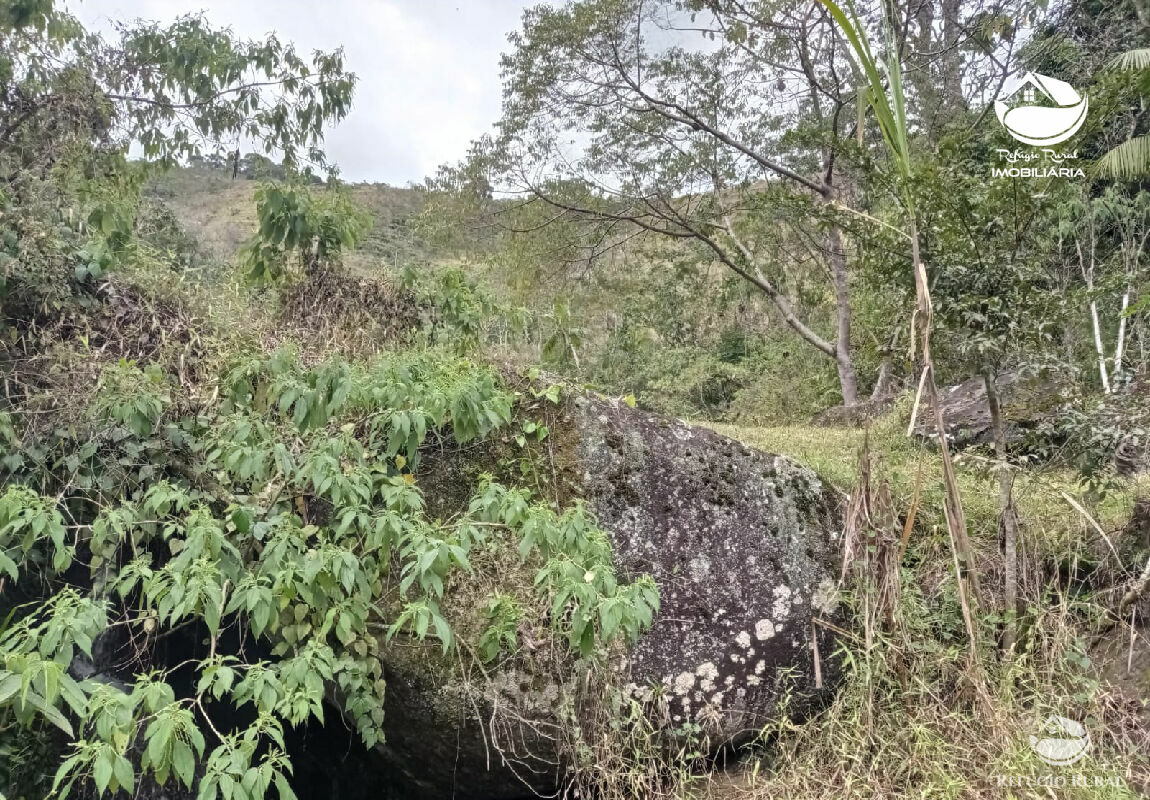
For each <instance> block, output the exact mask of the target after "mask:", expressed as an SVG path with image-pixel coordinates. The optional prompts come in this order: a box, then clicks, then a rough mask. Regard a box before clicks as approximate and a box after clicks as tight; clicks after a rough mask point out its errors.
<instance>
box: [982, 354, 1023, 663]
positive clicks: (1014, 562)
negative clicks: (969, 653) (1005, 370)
mask: <svg viewBox="0 0 1150 800" xmlns="http://www.w3.org/2000/svg"><path fill="white" fill-rule="evenodd" d="M996 377H997V376H996V375H995V371H994V370H993V369H992V368H991V367H989V366H987V367H984V368H983V371H982V381H983V384H984V385H985V386H986V403H987V405H988V406H990V429H991V435H992V436H993V438H994V455H995V457H996V458H997V459H998V509H999V515H998V529H999V531H1000V533H1001V534H1002V553H1003V561H1004V570H1003V571H1004V577H1003V606H1004V607H1005V609H1006V614H1005V617H1006V623H1005V628H1004V629H1003V632H1002V649H1003V651H1004V652H1005V653H1006V654H1007V656H1008V657H1009V656H1010V654H1011V651H1012V650H1013V649H1014V643H1015V639H1016V636H1017V630H1018V515H1017V513H1015V509H1014V494H1013V493H1014V474H1013V473H1012V472H1011V471H1010V469H1009V468H1008V467H1007V464H1006V422H1005V420H1003V418H1002V403H1001V402H1000V400H999V396H998V387H997V386H996V385H995V379H996Z"/></svg>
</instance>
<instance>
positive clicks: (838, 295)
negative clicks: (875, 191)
mask: <svg viewBox="0 0 1150 800" xmlns="http://www.w3.org/2000/svg"><path fill="white" fill-rule="evenodd" d="M827 187H828V188H827V193H826V194H825V195H823V198H822V199H823V202H825V203H828V204H829V203H831V202H833V201H834V188H833V187H832V185H831V183H830V175H829V173H828V176H827ZM827 252H828V257H829V260H830V267H831V284H832V285H833V287H834V292H835V366H836V367H837V368H838V373H839V387H840V388H841V389H842V394H843V405H844V406H853V405H854V404H856V403H857V402H858V392H859V389H858V377H857V376H856V375H855V366H854V360H853V359H852V357H851V294H850V275H849V273H848V270H847V254H846V252H845V251H844V250H843V236H842V231H840V230H839V226H838V225H834V224H832V225H831V226H830V228H829V230H828V231H827Z"/></svg>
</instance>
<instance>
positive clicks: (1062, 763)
mask: <svg viewBox="0 0 1150 800" xmlns="http://www.w3.org/2000/svg"><path fill="white" fill-rule="evenodd" d="M1038 734H1039V735H1038V736H1035V735H1034V734H1031V735H1030V747H1031V749H1033V750H1034V752H1035V753H1036V754H1037V755H1038V757H1039V758H1041V759H1042V760H1043V761H1045V762H1046V763H1047V764H1050V765H1051V766H1054V767H1067V766H1070V765H1071V764H1074V763H1076V762H1077V761H1079V760H1080V759H1081V758H1082V757H1083V756H1084V755H1086V751H1087V750H1089V749H1090V734H1089V733H1088V732H1087V730H1086V728H1085V727H1083V725H1082V723H1081V722H1078V721H1076V720H1072V719H1067V718H1066V717H1059V716H1056V715H1054V714H1051V715H1050V716H1049V717H1047V718H1046V721H1045V722H1043V723H1042V726H1041V727H1040V728H1039V729H1038Z"/></svg>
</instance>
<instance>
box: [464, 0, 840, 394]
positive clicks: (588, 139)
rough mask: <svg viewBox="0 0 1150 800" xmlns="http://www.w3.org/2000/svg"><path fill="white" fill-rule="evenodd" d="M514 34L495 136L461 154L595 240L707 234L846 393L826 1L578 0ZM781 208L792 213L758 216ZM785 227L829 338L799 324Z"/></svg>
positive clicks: (835, 119)
mask: <svg viewBox="0 0 1150 800" xmlns="http://www.w3.org/2000/svg"><path fill="white" fill-rule="evenodd" d="M512 43H513V45H514V51H513V52H512V53H511V54H510V55H509V56H507V57H506V58H505V60H504V64H503V68H504V82H505V83H504V91H505V100H504V116H503V119H502V121H501V123H500V126H499V133H498V136H497V137H496V138H495V139H494V140H493V141H491V142H490V143H489V146H487V147H484V148H481V149H480V150H479V151H477V154H478V155H480V156H481V158H480V159H478V160H477V161H476V162H473V164H472V166H473V167H478V168H479V169H482V170H483V171H485V173H486V174H485V175H484V177H485V178H489V179H494V181H495V183H496V187H497V188H498V189H499V190H501V191H503V192H513V193H517V194H519V195H520V196H522V197H524V198H525V200H526V201H527V202H535V203H544V204H547V205H549V206H551V207H553V208H554V209H557V210H558V211H560V212H562V213H565V214H569V215H574V216H575V217H578V218H580V219H581V220H583V221H585V222H588V223H592V224H594V225H596V226H598V232H597V233H596V235H595V236H594V241H596V242H597V243H600V244H602V243H610V242H611V241H620V240H622V239H624V238H626V237H628V236H630V235H632V234H633V232H634V231H636V230H638V231H642V232H646V233H650V234H655V235H660V236H666V237H671V238H673V239H678V240H682V241H684V242H693V243H696V244H697V245H699V246H701V247H702V248H704V250H705V251H707V252H708V253H710V255H711V257H712V258H714V259H715V260H716V261H718V262H719V263H721V264H722V265H724V266H725V267H727V268H728V269H730V270H732V271H733V272H735V273H736V274H738V275H739V276H741V277H742V278H744V279H745V280H747V281H749V282H750V283H751V284H752V285H753V286H755V287H756V288H757V289H758V290H760V291H761V292H762V293H763V294H765V295H766V297H768V298H769V299H770V301H771V302H772V303H773V305H774V307H775V309H776V310H777V312H778V314H779V316H780V317H781V318H782V319H783V320H784V321H785V323H786V324H787V325H789V326H790V327H791V328H792V329H793V330H794V331H795V332H796V333H797V334H798V335H799V336H800V337H801V338H802V339H803V341H805V342H806V343H807V344H809V345H810V346H811V347H812V348H814V349H815V350H817V351H818V352H820V353H822V354H823V355H824V356H826V357H828V358H831V359H834V361H835V364H836V367H837V370H838V375H839V382H840V385H841V388H842V396H843V401H844V402H845V403H847V404H853V403H854V402H855V401H856V399H857V397H858V379H857V377H856V374H855V367H854V361H853V359H852V356H851V303H850V282H849V269H848V248H847V244H846V243H845V242H844V239H843V233H842V227H841V224H840V222H839V220H838V216H839V212H840V210H841V208H842V202H841V196H842V193H841V190H840V186H839V183H838V181H839V177H840V159H839V156H840V153H841V151H842V149H843V147H844V137H845V136H847V134H848V133H849V130H848V129H849V126H850V125H851V124H852V122H853V119H854V116H853V115H852V114H851V113H850V111H849V108H848V107H849V105H850V104H851V103H852V102H853V90H852V89H851V87H850V82H849V78H847V77H846V76H849V75H850V67H849V63H848V62H847V61H846V60H845V59H844V58H843V53H842V49H841V44H840V42H839V41H838V39H837V36H836V34H835V31H834V28H833V26H832V25H830V21H829V17H828V15H827V14H826V12H825V11H823V10H822V9H821V8H819V7H817V6H811V5H796V4H790V3H753V4H745V3H735V2H731V3H720V2H708V3H703V2H691V3H687V4H683V3H679V2H675V1H674V0H581V1H580V2H572V3H569V4H568V5H566V6H564V7H563V8H553V7H550V6H540V7H537V8H534V9H531V10H530V11H528V12H527V13H526V15H525V18H524V26H523V30H522V32H521V33H519V34H516V35H515V36H513V37H512ZM848 138H849V137H848ZM767 188H769V190H770V191H764V189H767ZM780 195H781V196H783V197H782V198H780ZM783 205H789V206H790V208H791V209H792V213H789V214H786V215H779V216H776V217H771V216H770V215H771V209H772V208H778V207H780V206H783ZM795 209H798V210H797V211H796V210H795ZM768 220H769V222H768ZM771 222H773V223H775V224H773V225H772V224H771ZM780 229H785V233H786V235H787V236H789V237H790V239H791V241H792V242H797V243H799V246H800V247H801V248H803V249H804V250H805V252H806V253H807V254H811V253H813V254H815V255H816V256H817V258H818V262H819V263H820V265H821V266H820V268H821V269H825V271H826V275H827V277H828V284H827V285H828V288H829V291H830V293H831V295H832V296H833V300H834V309H835V314H834V316H835V319H834V323H833V330H832V331H830V332H824V331H820V330H818V326H817V324H816V323H815V322H813V321H812V320H810V319H806V318H804V317H803V315H802V313H801V311H800V310H798V309H797V308H796V303H795V300H794V298H793V297H792V296H791V295H790V294H789V292H788V290H787V287H786V282H785V277H784V272H785V270H784V266H785V264H784V263H783V262H784V261H785V259H786V258H787V257H788V256H787V255H786V248H781V247H777V246H774V245H776V244H777V236H779V235H780ZM599 251H600V252H601V247H600V250H599Z"/></svg>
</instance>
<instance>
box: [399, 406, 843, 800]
mask: <svg viewBox="0 0 1150 800" xmlns="http://www.w3.org/2000/svg"><path fill="white" fill-rule="evenodd" d="M549 423H550V425H551V431H552V434H551V439H552V440H553V441H554V443H555V445H556V447H557V448H558V450H559V452H558V453H557V454H555V455H554V459H555V462H556V464H557V472H558V475H557V476H556V479H557V480H558V482H560V483H562V484H563V486H564V491H565V493H566V494H568V495H569V496H573V497H582V498H584V499H585V500H586V502H587V503H588V504H589V506H590V507H591V509H593V511H594V512H595V514H596V515H597V516H598V518H599V522H600V524H601V526H602V527H603V528H604V529H606V530H608V531H609V532H610V534H611V540H612V546H613V552H614V557H615V561H616V564H617V567H618V570H619V572H620V574H621V575H629V576H633V575H638V574H641V573H648V574H650V575H652V576H653V577H654V578H655V580H656V581H657V583H658V586H659V592H660V603H661V607H660V610H659V613H658V615H657V617H656V619H655V621H654V624H653V626H652V628H651V629H650V630H649V631H648V632H647V633H646V634H645V635H644V636H643V637H642V639H641V640H640V641H639V642H638V643H637V645H635V646H634V647H633V648H632V649H631V650H630V651H629V652H628V653H626V654H625V655H621V657H620V658H619V660H618V662H617V663H616V664H615V668H616V669H617V670H619V675H618V678H619V680H618V683H620V684H621V685H622V686H623V687H624V690H625V691H629V692H630V693H631V695H632V696H633V697H634V698H635V699H637V700H639V701H641V702H645V703H646V704H647V705H646V707H647V708H648V710H649V711H650V713H651V715H652V716H653V717H654V718H655V719H654V722H655V724H657V725H662V726H665V727H666V729H667V730H668V731H672V730H675V729H682V727H683V725H684V724H685V723H694V724H697V725H699V726H700V727H701V728H702V729H703V730H705V731H706V732H707V734H708V735H709V737H710V741H711V742H712V743H713V745H714V746H715V747H719V746H722V745H726V744H730V743H739V742H742V741H745V740H747V739H749V738H750V737H752V736H753V735H754V734H755V733H756V732H757V731H758V730H760V729H761V727H762V726H763V725H764V724H765V723H767V722H769V721H770V720H771V719H773V718H774V717H775V716H776V715H777V714H778V713H779V703H780V702H781V700H782V698H783V697H784V696H785V697H787V698H788V699H789V701H790V706H789V711H790V712H791V713H794V712H795V711H798V712H800V713H801V711H802V709H803V708H804V706H809V704H810V703H812V702H815V701H817V700H818V699H819V698H820V697H821V696H822V695H824V694H825V693H826V692H829V691H830V690H831V688H833V686H834V684H835V682H836V680H837V678H838V674H837V671H836V669H837V668H836V662H835V660H834V659H833V658H832V657H831V656H832V653H833V652H834V649H835V643H834V640H833V633H832V628H831V627H829V626H826V625H821V624H819V623H820V622H828V623H830V625H831V626H835V627H840V626H841V625H842V624H843V621H842V618H841V611H840V609H839V607H838V605H837V602H836V579H837V577H838V574H839V558H840V539H841V530H842V521H841V509H840V504H841V499H840V497H839V495H838V493H837V492H836V491H834V490H833V489H831V488H830V487H828V486H826V485H825V484H824V483H823V482H822V481H821V480H820V479H819V478H818V477H817V476H816V475H815V474H814V473H813V472H811V471H810V470H809V469H806V468H804V467H802V466H800V465H798V464H796V463H794V462H793V461H790V460H789V459H786V458H784V457H782V456H776V455H771V454H768V453H762V452H759V451H756V450H753V449H751V448H749V447H746V446H744V445H742V444H740V443H738V442H736V441H733V440H731V439H727V438H725V437H723V436H720V435H719V434H717V433H715V432H713V431H711V430H709V429H705V428H698V427H692V426H690V425H687V424H685V423H683V422H679V421H675V420H669V419H666V418H662V417H659V416H656V415H652V414H648V413H644V412H642V411H637V410H635V409H632V408H629V407H628V406H627V405H625V404H623V403H620V402H618V401H608V400H603V399H599V398H594V397H590V396H578V397H576V398H574V399H572V400H568V401H567V402H566V403H565V404H564V407H563V410H562V411H561V412H560V414H559V415H558V418H557V419H553V420H550V421H549ZM472 458H474V453H473V454H472ZM433 462H434V459H433V458H432V459H429V461H428V467H429V469H430V470H432V471H433V472H435V471H438V472H439V475H440V477H441V478H446V479H447V480H448V481H449V482H450V483H458V482H459V481H460V479H461V478H462V477H463V473H461V471H460V469H459V466H458V464H456V465H454V466H452V467H445V466H444V465H442V464H441V465H438V466H437V465H435V464H434V463H433ZM390 661H391V663H389V665H388V687H389V688H388V695H389V696H388V701H387V707H386V716H385V719H386V726H387V728H388V737H389V738H388V742H387V744H386V745H384V746H383V748H381V750H380V752H381V754H383V755H384V756H385V757H386V758H387V759H388V761H390V763H392V764H393V765H394V767H395V770H396V774H397V775H399V776H400V777H401V778H402V780H400V781H399V782H400V783H405V784H408V785H407V786H406V787H404V788H401V789H398V790H397V791H398V792H399V793H398V794H396V795H394V796H397V797H398V796H409V795H405V794H404V792H405V791H416V790H417V791H418V793H419V796H420V797H427V798H435V797H445V798H446V797H455V798H485V800H491V799H492V798H510V797H519V796H524V795H527V794H529V792H527V791H526V790H525V788H524V783H523V781H521V780H520V778H523V777H527V778H528V779H529V780H528V782H529V783H531V784H533V786H534V788H536V789H540V790H546V789H550V788H553V787H554V785H555V783H556V781H557V775H559V774H561V769H562V768H561V766H557V765H556V764H554V763H553V762H554V759H553V752H547V748H548V746H549V745H548V742H547V737H546V735H537V734H538V733H539V731H538V730H535V731H533V730H530V726H525V730H524V731H523V732H520V733H518V734H510V736H523V737H527V738H529V739H531V741H530V742H529V743H528V745H527V746H526V747H523V748H522V751H532V752H533V753H534V754H535V755H536V756H539V758H537V759H536V760H535V761H534V762H529V761H525V762H523V763H519V764H511V765H504V764H501V759H500V756H499V754H497V753H495V752H493V749H492V741H491V735H492V730H488V729H485V728H483V727H482V726H481V725H478V724H477V723H476V716H477V715H476V712H477V711H482V713H481V714H480V716H481V717H482V716H483V715H485V714H486V713H487V708H490V707H491V706H492V705H505V706H511V707H515V708H517V709H519V710H520V712H517V713H522V716H524V717H525V718H530V719H534V720H539V721H540V724H541V725H542V726H544V727H545V726H546V725H547V719H548V715H549V714H552V713H553V711H554V707H553V706H554V703H555V701H556V699H557V698H558V697H559V696H560V695H562V694H564V693H565V692H567V690H568V689H569V688H570V687H569V686H567V685H564V684H563V682H562V681H563V680H564V679H563V678H557V679H556V680H554V681H549V680H546V679H541V678H540V676H538V675H531V674H529V673H520V672H512V673H507V674H496V675H493V676H490V681H489V683H488V686H487V689H486V691H487V697H486V699H485V705H486V708H484V709H482V710H481V709H478V708H476V707H475V706H474V705H473V704H472V700H471V699H468V700H466V701H464V700H461V697H460V694H459V693H453V692H452V690H451V689H450V688H444V678H443V676H441V675H434V674H428V673H430V672H431V671H432V668H431V667H430V666H429V665H430V664H431V663H433V661H434V660H433V659H431V658H430V656H429V660H428V662H427V663H423V664H421V663H420V660H419V658H413V657H412V656H411V654H410V653H406V654H399V655H398V657H392V658H391V659H390ZM544 734H545V731H544ZM539 748H542V749H543V751H544V752H542V753H541V752H540V750H539ZM549 762H551V763H549ZM513 773H514V774H513ZM516 774H517V775H518V776H519V778H517V777H516Z"/></svg>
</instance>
